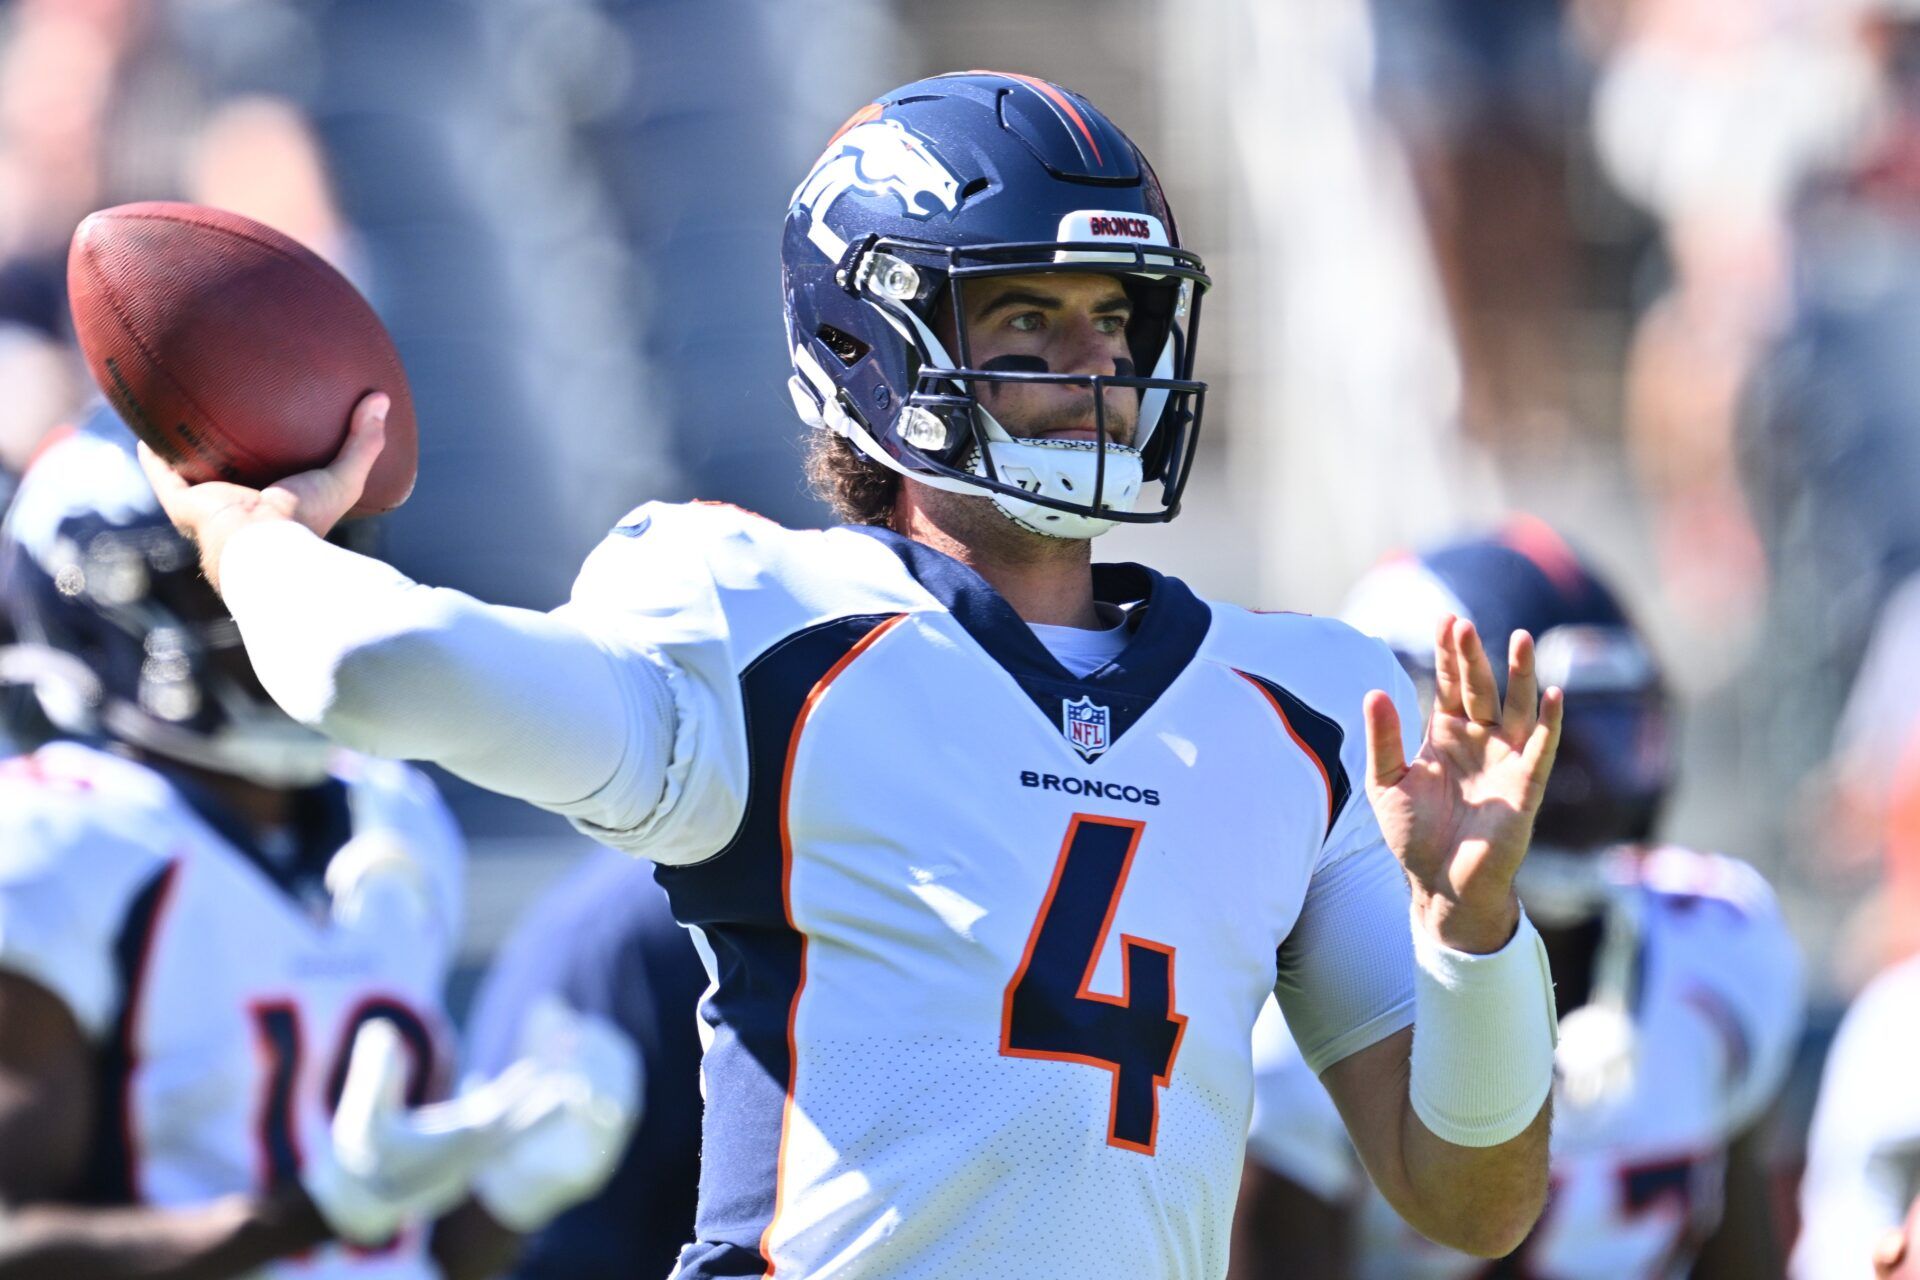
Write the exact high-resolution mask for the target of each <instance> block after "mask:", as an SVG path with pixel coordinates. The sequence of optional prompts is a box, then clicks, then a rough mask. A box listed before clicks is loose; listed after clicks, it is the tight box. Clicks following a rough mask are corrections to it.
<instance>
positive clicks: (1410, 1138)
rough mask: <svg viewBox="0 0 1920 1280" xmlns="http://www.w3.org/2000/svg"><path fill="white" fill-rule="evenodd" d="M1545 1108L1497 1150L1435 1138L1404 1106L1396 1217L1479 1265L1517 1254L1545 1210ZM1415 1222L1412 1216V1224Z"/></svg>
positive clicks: (1548, 1118)
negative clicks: (1402, 1201) (1402, 1176)
mask: <svg viewBox="0 0 1920 1280" xmlns="http://www.w3.org/2000/svg"><path fill="white" fill-rule="evenodd" d="M1551 1114H1552V1104H1551V1103H1545V1104H1542V1105H1541V1108H1540V1112H1539V1114H1538V1115H1536V1116H1535V1117H1534V1119H1533V1123H1531V1124H1530V1125H1528V1126H1527V1127H1526V1128H1525V1129H1524V1130H1522V1131H1521V1133H1520V1134H1519V1136H1517V1137H1514V1138H1511V1139H1509V1140H1507V1141H1506V1142H1503V1143H1500V1144H1499V1145H1498V1146H1492V1147H1462V1146H1456V1145H1455V1144H1454V1143H1451V1142H1448V1141H1446V1140H1445V1139H1443V1138H1439V1137H1436V1136H1435V1135H1434V1133H1433V1131H1432V1130H1430V1129H1428V1128H1427V1126H1426V1125H1425V1124H1424V1123H1423V1122H1422V1121H1421V1119H1420V1117H1419V1116H1418V1115H1417V1114H1416V1113H1415V1112H1414V1109H1413V1106H1412V1103H1411V1101H1409V1102H1408V1103H1407V1104H1406V1106H1405V1108H1404V1109H1403V1110H1402V1112H1401V1116H1400V1126H1401V1128H1400V1133H1401V1151H1402V1154H1403V1159H1404V1168H1405V1171H1406V1184H1405V1190H1404V1192H1403V1194H1404V1195H1405V1196H1406V1198H1407V1203H1406V1205H1404V1206H1400V1208H1401V1214H1402V1216H1403V1217H1405V1218H1406V1219H1407V1221H1408V1222H1409V1223H1411V1224H1412V1225H1413V1227H1414V1228H1415V1229H1416V1230H1418V1231H1419V1232H1420V1233H1421V1234H1422V1235H1425V1236H1427V1237H1429V1238H1431V1239H1433V1240H1437V1241H1439V1242H1440V1243H1442V1244H1446V1245H1450V1246H1452V1247H1453V1248H1455V1249H1459V1250H1461V1251H1463V1252H1466V1253H1471V1254H1476V1255H1478V1256H1480V1257H1484V1258H1498V1257H1504V1256H1505V1255H1506V1254H1509V1253H1511V1252H1513V1250H1515V1249H1516V1248H1518V1247H1519V1246H1520V1243H1521V1241H1523V1240H1525V1239H1526V1237H1527V1232H1529V1231H1531V1230H1532V1229H1533V1224H1534V1222H1535V1220H1537V1219H1538V1218H1539V1216H1540V1211H1541V1210H1542V1209H1543V1208H1544V1207H1545V1206H1546V1202H1547V1137H1548V1130H1549V1126H1550V1123H1551ZM1416 1215H1417V1216H1416Z"/></svg>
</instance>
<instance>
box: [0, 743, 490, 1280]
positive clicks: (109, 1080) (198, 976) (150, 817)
mask: <svg viewBox="0 0 1920 1280" xmlns="http://www.w3.org/2000/svg"><path fill="white" fill-rule="evenodd" d="M303 803H305V804H307V806H308V809H309V811H308V812H305V813H303V814H302V815H301V818H300V821H301V824H302V826H303V828H304V829H305V830H306V832H307V833H308V837H307V841H306V847H305V849H304V850H301V849H297V848H296V847H295V846H294V844H293V842H291V841H290V842H289V844H288V847H286V848H284V849H278V848H260V847H256V846H254V845H252V844H251V842H250V841H248V839H247V837H246V836H244V835H243V834H241V833H240V832H238V831H237V830H235V829H233V828H232V827H231V826H229V825H228V824H229V823H230V820H229V819H226V818H224V817H223V816H222V813H221V811H220V810H219V809H218V807H217V806H215V805H212V804H210V803H208V802H207V801H205V800H204V799H202V798H200V797H198V796H196V797H194V798H192V799H190V798H189V796H188V794H187V793H186V792H185V791H183V790H182V789H181V787H180V786H179V785H176V784H175V783H173V782H170V781H169V780H168V779H167V778H165V777H163V776H162V775H161V774H160V773H158V772H156V771H155V770H153V769H149V768H147V767H145V766H144V765H141V764H137V763H135V762H133V761H131V760H128V759H125V758H122V757H119V756H115V755H110V754H107V753H104V752H101V751H96V750H93V749H91V748H88V747H84V746H80V745H77V744H74V743H66V742H56V743H52V744H50V745H48V746H46V747H43V748H41V749H40V750H39V751H37V752H35V753H34V754H32V755H27V756H17V757H15V758H13V759H11V760H7V761H5V762H3V763H0V969H6V970H10V971H12V972H14V973H18V974H21V975H24V976H25V977H27V978H30V979H32V980H33V981H34V982H36V983H38V984H40V985H41V986H43V987H45V988H46V989H47V990H48V991H50V992H52V993H53V994H54V995H55V996H57V997H58V998H59V999H60V1000H61V1001H62V1002H63V1003H64V1004H65V1005H66V1006H67V1008H68V1009H69V1010H70V1011H71V1012H72V1014H73V1017H74V1020H75V1022H76V1023H77V1024H78V1025H79V1027H80V1029H81V1031H82V1032H83V1033H84V1034H85V1036H86V1037H87V1039H88V1041H89V1042H90V1043H91V1045H92V1047H93V1052H94V1071H95V1081H96V1085H97V1089H96V1096H97V1097H98V1099H99V1102H98V1108H97V1110H96V1114H95V1117H94V1125H93V1131H94V1144H93V1149H92V1151H91V1152H90V1154H89V1159H88V1162H87V1173H86V1177H85V1182H84V1185H83V1186H82V1187H80V1188H78V1189H77V1192H76V1194H75V1195H74V1196H72V1197H71V1198H72V1199H74V1200H77V1201H79V1202H83V1203H91V1204H99V1205H126V1204H145V1205H155V1206H183V1207H184V1206H198V1205H203V1204H205V1203H207V1202H208V1201H210V1200H214V1199H216V1198H218V1197H221V1196H226V1195H232V1194H236V1193H264V1192H265V1191H267V1190H268V1189H269V1188H270V1187H272V1186H276V1185H279V1184H282V1183H284V1182H286V1181H287V1180H289V1179H291V1178H293V1177H294V1176H296V1174H297V1172H298V1169H299V1167H300V1162H301V1159H302V1152H303V1150H305V1149H306V1147H307V1146H308V1145H309V1144H313V1143H319V1142H323V1141H325V1132H326V1127H327V1124H328V1117H329V1113H330V1108H331V1106H332V1101H333V1099H334V1098H335V1097H336V1096H337V1094H338V1091H339V1089H340V1086H341V1084H342V1082H343V1080H344V1076H345V1071H346V1063H347V1054H348V1047H349V1046H350V1045H351V1044H352V1042H353V1038H354V1034H355V1032H356V1031H357V1030H358V1028H359V1027H360V1026H361V1025H362V1024H363V1023H364V1022H366V1021H367V1020H369V1019H373V1018H385V1019H388V1020H390V1021H391V1022H393V1024H394V1025H395V1026H396V1027H398V1028H399V1030H400V1032H401V1035H402V1038H403V1040H404V1041H405V1042H406V1044H407V1045H408V1046H409V1048H410V1049H411V1050H412V1056H413V1061H414V1072H413V1075H412V1077H411V1080H410V1092H411V1095H412V1096H413V1098H414V1099H415V1100H419V1099H420V1098H422V1097H423V1096H424V1095H425V1094H426V1093H427V1092H429V1091H430V1090H431V1089H433V1088H435V1087H437V1086H440V1085H443V1084H444V1083H445V1082H446V1080H447V1079H448V1077H449V1075H450V1067H451V1061H450V1049H451V1039H450V1035H449V1030H448V1023H447V1020H446V1017H445V1014H444V1012H443V1008H442V1004H441V987H442V984H443V982H444V980H445V977H446V971H447V966H448V963H449V960H450V958H451V944H452V941H453V939H454V938H455V936H456V933H457V930H458V926H459V912H460V903H461V895H462V892H463V888H462V876H463V866H462V859H463V856H464V854H463V849H462V845H461V842H460V837H459V833H458V831H457V830H456V828H455V827H454V825H453V820H452V818H451V816H450V815H449V814H448V813H447V812H446V810H445V808H444V807H443V806H442V804H441V803H440V800H439V798H438V797H437V796H436V794H435V793H434V791H433V789H432V787H431V786H430V785H429V784H428V782H427V781H426V779H425V778H424V777H423V776H422V775H420V774H419V773H418V772H416V771H415V770H413V769H411V768H408V767H406V766H404V765H398V764H393V763H389V762H383V761H374V760H366V759H360V758H358V757H354V756H351V755H348V754H346V753H342V754H341V756H340V757H339V763H338V766H337V768H336V770H335V779H334V781H333V782H332V783H331V784H330V785H328V786H324V787H321V788H316V789H314V790H313V791H311V792H309V793H307V797H306V800H305V801H303ZM350 838H351V839H355V840H356V842H357V843H355V844H354V845H352V846H350V849H354V850H359V851H361V852H363V853H364V852H366V851H368V850H375V851H379V850H385V851H388V852H391V851H394V850H404V851H405V853H406V855H407V857H408V859H409V860H410V862H411V864H412V868H413V869H414V872H417V874H414V873H413V872H410V873H409V875H408V876H407V877H406V879H407V882H408V883H409V884H411V885H412V886H413V888H414V890H415V892H414V893H413V895H412V901H401V902H396V900H394V899H392V898H391V897H388V898H386V899H385V900H383V901H381V902H379V903H368V904H363V905H366V906H367V907H368V909H367V910H366V911H365V912H364V914H362V915H361V916H360V917H359V919H358V923H357V924H356V925H347V924H342V923H336V922H335V920H334V919H333V915H334V912H333V910H332V905H333V904H332V903H330V901H329V897H328V894H327V890H326V888H325V887H324V885H323V883H322V881H321V873H323V872H324V871H325V870H326V866H327V863H328V858H329V855H330V854H331V853H332V851H333V850H334V849H337V848H339V847H340V845H342V844H344V843H345V842H347V841H348V840H349V839H350ZM345 865H346V864H345V862H344V861H343V862H342V863H341V865H340V866H337V867H336V868H335V870H334V872H333V873H332V877H331V878H332V879H333V881H334V883H335V884H336V886H339V887H341V888H342V890H343V892H355V891H356V890H355V888H354V887H353V886H351V885H343V884H342V879H343V877H342V875H341V871H342V870H344V869H345ZM345 879H346V880H349V881H351V880H353V877H352V876H347V877H345ZM396 905H399V906H401V907H403V908H404V909H403V910H402V911H401V912H400V913H399V914H396V913H395V912H394V910H393V909H392V908H393V907H395V906H396ZM260 1274H261V1275H264V1276H273V1277H285V1278H287V1280H293V1278H294V1277H299V1278H300V1280H325V1278H327V1277H343V1278H344V1277H352V1280H432V1278H433V1277H437V1276H438V1274H439V1272H438V1270H437V1268H436V1267H435V1265H434V1264H433V1262H432V1261H431V1259H430V1258H429V1257H428V1256H427V1253H426V1240H425V1232H424V1230H423V1229H422V1228H420V1227H419V1226H413V1227H409V1228H407V1229H405V1230H404V1231H402V1232H401V1234H400V1235H399V1236H398V1237H397V1238H396V1240H395V1241H394V1242H393V1243H392V1244H390V1245H388V1246H385V1247H381V1248H377V1249H349V1248H344V1247H339V1246H332V1245H329V1246H325V1247H322V1248H319V1249H315V1250H313V1251H311V1252H309V1253H307V1254H305V1255H303V1256H301V1257H299V1258H291V1259H286V1260H283V1261H280V1262H277V1263H273V1264H271V1265H269V1266H267V1267H266V1268H264V1269H263V1270H262V1271H261V1272H260Z"/></svg>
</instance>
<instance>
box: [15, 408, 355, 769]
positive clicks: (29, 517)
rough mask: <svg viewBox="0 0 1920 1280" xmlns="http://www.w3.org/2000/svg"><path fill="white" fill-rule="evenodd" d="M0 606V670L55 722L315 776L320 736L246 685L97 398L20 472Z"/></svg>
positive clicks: (213, 759) (212, 607)
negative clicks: (1, 631)
mask: <svg viewBox="0 0 1920 1280" xmlns="http://www.w3.org/2000/svg"><path fill="white" fill-rule="evenodd" d="M0 609H4V610H5V612H6V614H7V616H8V618H9V619H10V621H11V622H12V625H13V629H14V632H15V635H16V637H17V638H16V640H15V642H14V643H12V644H9V645H7V646H6V647H5V648H4V649H0V682H3V683H6V684H9V685H13V686H20V685H28V686H31V688H32V690H33V693H34V695H35V697H36V700H37V702H38V704H39V708H40V710H41V711H42V712H43V713H44V715H45V718H46V719H47V720H48V721H50V722H51V725H52V728H53V729H54V731H56V732H57V733H59V734H62V735H66V736H72V737H79V738H91V739H99V738H106V739H110V740H116V741H120V742H124V743H126V744H127V745H129V746H133V747H137V748H140V749H142V750H144V751H149V752H152V753H154V754H156V755H160V756H165V757H167V758H169V759H173V760H177V761H180V762H182V763H185V764H190V765H195V766H198V767H200V768H204V769H211V770H214V771H216V772H219V773H226V774H232V775H235V776H238V777H242V778H246V779H248V780H250V781H253V782H256V783H259V784H261V785H263V786H269V787H299V786H308V785H312V784H314V783H317V782H319V781H321V780H322V779H323V778H325V777H326V768H327V762H328V759H329V758H330V756H331V753H332V748H331V745H330V744H329V743H328V742H327V740H326V739H325V738H322V737H321V736H320V735H319V734H317V733H315V732H313V731H311V730H309V729H306V728H304V727H302V726H301V725H299V724H297V723H296V722H295V721H294V720H293V719H292V718H291V717H289V716H288V715H287V714H286V713H285V712H283V711H281V710H280V708H279V707H277V706H275V705H274V704H273V702H272V700H271V699H269V698H268V697H267V694H266V691H265V690H264V689H262V688H261V686H260V682H259V680H258V679H257V678H256V677H255V675H254V672H253V667H252V665H251V663H249V661H248V659H247V655H246V650H245V649H244V648H243V647H242V646H241V642H240V631H239V628H238V627H237V626H236V625H235V624H234V621H233V619H232V618H231V617H229V616H228V614H227V611H226V607H225V606H224V605H223V604H222V603H221V601H220V597H219V596H218V595H216V594H215V593H214V590H213V588H212V587H211V586H209V585H208V584H207V581H206V579H205V578H203V577H201V575H200V564H199V557H198V556H197V555H196V554H195V552H194V548H193V544H192V543H190V542H189V541H188V540H187V539H186V538H185V537H184V536H183V535H181V534H180V533H179V532H178V531H176V530H175V529H174V527H173V525H172V524H171V523H169V521H168V519H167V517H166V515H165V514H164V513H162V511H161V510H160V504H159V501H158V499H156V498H155V497H154V495H153V489H152V488H151V486H149V485H148V483H147V478H146V476H145V475H144V474H143V473H142V472H141V470H140V466H139V463H138V461H137V460H136V458H135V456H134V438H133V434H132V433H131V432H130V431H128V430H127V428H126V427H125V425H123V424H122V423H121V422H120V420H119V419H118V418H117V417H116V416H114V414H113V411H112V410H111V409H109V408H107V407H106V406H105V405H104V404H100V405H98V406H96V408H95V409H94V410H93V411H92V413H91V414H90V416H89V417H88V418H87V419H86V420H85V421H84V422H83V423H82V424H81V425H80V426H79V427H78V428H77V429H75V430H73V431H72V432H70V433H68V434H67V435H66V436H65V438H63V439H60V440H58V441H56V442H55V443H53V444H51V445H49V446H47V447H46V448H44V449H43V451H42V452H41V454H40V455H39V457H38V458H36V459H35V461H34V464H33V466H32V467H31V468H29V469H28V471H27V474H26V476H25V477H24V478H23V479H22V480H21V483H20V488H19V491H18V492H17V493H16V494H15V496H14V501H13V504H12V506H11V507H10V508H9V510H8V511H7V517H6V523H5V524H4V526H0Z"/></svg>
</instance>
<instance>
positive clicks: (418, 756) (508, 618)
mask: <svg viewBox="0 0 1920 1280" xmlns="http://www.w3.org/2000/svg"><path fill="white" fill-rule="evenodd" d="M221 590H222V593H223V594H224V596H225V599H226V602H227V606H228V608H229V609H231V610H232V612H233V615H234V618H235V620H236V621H237V622H238V623H239V624H240V630H241V634H242V635H243V636H244V637H245V639H246V643H247V653H248V656H249V657H250V658H251V659H252V662H253V666H254V669H255V671H256V672H257V673H258V674H259V676H260V679H261V682H262V683H263V684H264V685H265V686H266V688H267V691H268V692H269V693H271V694H272V695H273V697H274V700H275V701H277V702H278V703H279V704H280V705H281V706H282V707H283V708H284V709H285V710H286V711H287V713H288V714H289V715H292V716H293V717H294V718H295V719H297V720H299V721H301V722H302V723H304V724H307V725H310V726H312V727H313V728H316V729H318V730H320V731H321V732H322V733H325V734H327V735H328V736H329V737H332V738H334V739H335V740H337V741H339V742H342V743H345V744H346V745H348V746H350V747H354V748H356V749H357V750H361V751H365V752H367V753H369V754H372V755H381V756H389V757H397V758H401V759H411V760H431V761H433V762H434V763H436V764H440V765H442V766H444V767H446V768H447V769H449V770H451V771H453V772H454V773H457V774H460V775H461V776H462V777H465V778H467V779H469V780H470V781H473V782H476V783H478V784H479V785H481V786H484V787H487V788H489V789H491V790H495V791H501V792H505V793H506V794H509V795H514V796H518V797H520V798H522V799H526V800H531V801H534V802H535V803H539V804H565V803H568V802H570V801H574V800H579V799H581V798H583V797H585V796H587V795H590V794H592V793H593V792H594V791H595V790H597V789H598V788H599V787H600V786H601V785H602V784H604V783H605V782H606V781H607V780H608V779H609V778H611V777H612V776H613V774H614V772H615V770H616V769H618V768H619V766H620V763H621V760H622V757H623V754H624V752H625V750H626V744H627V739H628V718H627V717H628V714H629V713H628V709H627V706H626V702H625V699H624V697H623V693H622V689H621V686H620V682H619V678H618V676H617V674H616V673H615V671H614V669H613V666H612V663H611V660H610V659H609V658H608V657H607V655H606V654H604V653H602V652H601V651H600V650H599V649H598V648H597V647H596V646H595V645H594V643H593V641H592V640H591V639H590V638H589V637H588V636H586V635H585V634H583V633H582V632H580V631H579V630H578V629H577V628H575V627H571V626H569V625H567V624H566V623H565V622H563V621H561V620H559V619H557V618H554V617H552V616H550V615H548V614H543V613H536V612H533V611H530V610H525V609H509V608H504V607H500V606H494V605H485V604H482V603H480V602H478V601H476V600H473V599H472V598H471V597H468V596H465V595H462V594H461V593H459V592H457V591H449V590H445V589H442V588H429V587H423V586H421V585H420V584H418V583H415V582H413V581H411V580H409V579H408V578H406V577H405V576H404V575H402V574H401V573H399V572H398V571H397V570H395V569H393V568H392V567H390V566H388V565H386V564H383V563H381V562H380V561H378V560H374V559H372V558H370V557H367V556H360V555H355V554H354V553H352V552H350V551H346V550H344V549H342V548H339V547H335V546H332V545H331V544H328V543H326V542H324V541H322V540H321V539H320V538H318V537H316V536H314V535H313V534H312V533H310V532H308V531H307V530H305V529H303V528H301V527H299V526H298V525H294V524H292V523H290V522H281V523H278V524H262V525H252V526H249V527H247V528H245V529H242V530H241V531H240V532H239V533H237V534H236V535H235V536H234V537H233V538H232V539H231V541H230V542H229V543H228V544H227V547H226V549H225V551H224V553H223V555H222V558H221ZM668 736H669V740H670V730H668Z"/></svg>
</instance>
